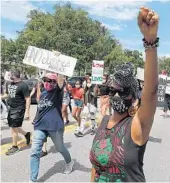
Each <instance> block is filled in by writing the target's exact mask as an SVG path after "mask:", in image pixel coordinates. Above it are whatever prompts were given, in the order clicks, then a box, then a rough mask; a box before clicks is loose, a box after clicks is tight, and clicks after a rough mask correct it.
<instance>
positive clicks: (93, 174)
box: [90, 167, 96, 182]
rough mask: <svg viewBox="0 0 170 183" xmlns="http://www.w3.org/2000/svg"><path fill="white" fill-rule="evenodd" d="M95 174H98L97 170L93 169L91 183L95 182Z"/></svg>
mask: <svg viewBox="0 0 170 183" xmlns="http://www.w3.org/2000/svg"><path fill="white" fill-rule="evenodd" d="M95 173H96V170H95V169H94V168H93V167H92V169H91V181H90V182H94V177H95Z"/></svg>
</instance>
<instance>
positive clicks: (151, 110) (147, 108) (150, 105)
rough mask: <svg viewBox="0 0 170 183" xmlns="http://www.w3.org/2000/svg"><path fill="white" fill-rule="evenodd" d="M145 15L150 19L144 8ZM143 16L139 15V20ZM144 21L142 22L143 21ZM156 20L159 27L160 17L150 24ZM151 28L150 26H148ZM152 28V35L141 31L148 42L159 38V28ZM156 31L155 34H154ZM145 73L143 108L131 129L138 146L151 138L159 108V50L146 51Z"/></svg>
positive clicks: (140, 108)
mask: <svg viewBox="0 0 170 183" xmlns="http://www.w3.org/2000/svg"><path fill="white" fill-rule="evenodd" d="M143 11H144V13H145V12H146V13H147V15H146V17H147V18H146V17H144V15H145V14H144V15H143V17H141V18H143V19H145V20H146V19H148V12H149V10H148V9H145V8H144V10H143ZM140 16H142V15H139V18H140ZM143 19H142V20H143ZM152 19H154V21H155V24H154V26H157V23H158V16H157V15H153V16H152V17H151V19H150V20H148V21H149V22H150V23H151V21H152ZM148 26H149V25H148ZM151 28H152V35H148V32H149V30H147V33H145V30H141V32H142V33H143V34H144V37H145V39H146V40H147V41H148V42H152V41H155V40H156V38H157V28H155V27H154V28H155V29H154V28H153V27H151ZM154 31H155V34H153V32H154ZM145 59H146V61H145V73H144V81H145V86H144V88H143V91H142V97H141V106H140V107H139V110H138V112H137V113H136V114H135V116H134V119H133V121H132V127H131V136H132V139H133V140H134V142H135V143H137V144H138V145H143V144H145V143H146V141H147V140H148V137H149V133H150V130H151V127H152V123H153V120H154V115H155V111H156V106H157V88H158V59H157V49H156V48H151V49H148V50H146V55H145Z"/></svg>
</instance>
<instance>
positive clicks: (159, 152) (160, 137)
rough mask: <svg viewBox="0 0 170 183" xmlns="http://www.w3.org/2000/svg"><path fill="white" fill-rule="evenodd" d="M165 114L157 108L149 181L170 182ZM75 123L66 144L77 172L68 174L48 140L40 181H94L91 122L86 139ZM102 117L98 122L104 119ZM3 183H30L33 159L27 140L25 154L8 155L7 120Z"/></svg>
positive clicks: (3, 127) (26, 126)
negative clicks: (75, 130)
mask: <svg viewBox="0 0 170 183" xmlns="http://www.w3.org/2000/svg"><path fill="white" fill-rule="evenodd" d="M35 112H36V106H35V105H32V106H31V118H32V119H33V118H34V116H35ZM161 114H162V111H161V110H160V109H157V112H156V115H155V120H154V124H153V128H152V131H151V134H150V138H149V142H148V144H147V148H146V153H145V157H144V172H145V175H146V179H147V181H148V182H153V181H154V182H170V133H169V131H170V116H169V118H166V119H164V117H163V116H161ZM32 119H31V120H30V121H24V125H23V128H24V129H25V130H27V131H33V127H32V124H31V122H32ZM70 119H71V121H72V122H71V124H70V125H68V126H67V127H66V128H65V135H64V141H65V145H66V147H67V148H68V150H69V151H70V153H71V156H72V158H73V159H74V161H75V166H74V171H73V172H72V173H71V174H69V175H64V174H63V173H62V172H63V169H64V161H63V158H62V156H61V155H60V154H59V153H56V151H55V148H54V145H53V143H52V141H51V139H48V155H47V156H45V157H43V158H42V159H41V163H40V172H39V181H40V182H90V174H91V164H90V161H89V151H90V148H91V144H92V140H93V136H91V135H90V134H89V133H88V131H89V127H88V125H89V123H87V129H86V132H87V133H86V135H85V136H84V137H82V138H76V137H75V136H74V129H75V128H76V124H75V123H74V120H73V119H72V118H71V117H70ZM100 119H101V118H100V116H99V115H98V121H99V120H100ZM1 130H2V137H1V181H2V182H28V181H29V156H30V147H31V146H26V145H25V141H24V139H22V138H23V137H22V136H21V137H20V141H19V143H20V148H21V151H20V152H18V153H17V154H14V155H12V156H6V155H5V152H6V150H7V149H8V148H10V146H11V144H10V142H11V140H12V139H11V134H10V131H9V128H8V126H7V125H5V121H1Z"/></svg>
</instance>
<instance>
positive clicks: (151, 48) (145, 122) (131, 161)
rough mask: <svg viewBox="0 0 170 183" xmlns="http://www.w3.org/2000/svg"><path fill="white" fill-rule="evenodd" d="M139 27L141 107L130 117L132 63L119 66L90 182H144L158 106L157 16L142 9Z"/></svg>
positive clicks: (95, 145)
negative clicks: (142, 70) (142, 49)
mask: <svg viewBox="0 0 170 183" xmlns="http://www.w3.org/2000/svg"><path fill="white" fill-rule="evenodd" d="M138 25H139V28H140V30H141V32H142V34H143V36H144V39H143V41H144V47H145V57H146V61H145V76H144V81H145V86H144V88H143V91H142V98H141V105H140V107H139V109H138V110H137V112H136V114H135V115H132V116H131V114H130V113H129V110H130V109H131V108H134V105H133V104H134V102H135V99H136V98H137V94H138V82H137V80H136V79H135V77H134V68H133V66H132V64H130V63H126V64H123V65H120V66H119V67H116V69H115V73H114V77H113V78H114V79H113V80H112V82H110V83H109V87H110V102H111V106H112V108H113V110H114V114H113V115H111V116H105V117H104V118H103V121H102V123H101V125H100V127H99V128H98V131H97V132H96V136H95V138H94V141H93V145H92V149H91V152H90V160H91V163H92V165H93V168H92V177H91V178H92V180H91V182H93V181H94V182H145V176H144V173H143V157H144V152H145V148H146V144H147V141H148V138H149V133H150V130H151V127H152V123H153V120H154V114H155V111H156V105H157V90H158V59H157V48H156V47H158V42H159V39H158V38H157V30H158V15H157V14H156V13H155V12H153V11H152V10H150V9H148V8H144V7H143V8H141V9H140V12H139V16H138Z"/></svg>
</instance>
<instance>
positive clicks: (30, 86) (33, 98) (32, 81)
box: [23, 79, 37, 104]
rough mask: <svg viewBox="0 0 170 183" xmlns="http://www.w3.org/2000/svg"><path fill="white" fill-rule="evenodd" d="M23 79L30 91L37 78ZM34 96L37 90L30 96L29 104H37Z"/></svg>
mask: <svg viewBox="0 0 170 183" xmlns="http://www.w3.org/2000/svg"><path fill="white" fill-rule="evenodd" d="M23 81H24V82H25V83H26V84H27V85H28V87H29V92H30V93H31V91H32V89H33V87H34V85H35V84H36V83H37V79H28V80H23ZM36 96H37V91H36V92H35V93H34V95H33V96H32V97H31V104H37V100H36Z"/></svg>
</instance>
